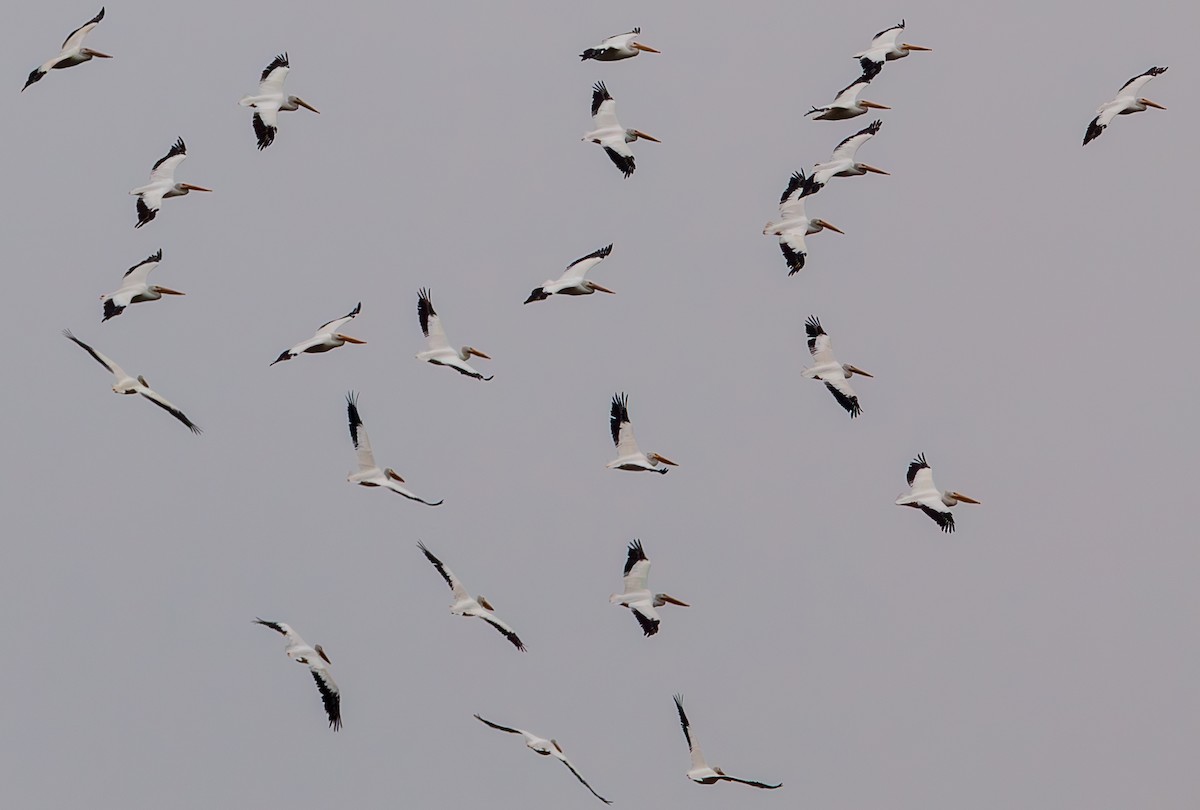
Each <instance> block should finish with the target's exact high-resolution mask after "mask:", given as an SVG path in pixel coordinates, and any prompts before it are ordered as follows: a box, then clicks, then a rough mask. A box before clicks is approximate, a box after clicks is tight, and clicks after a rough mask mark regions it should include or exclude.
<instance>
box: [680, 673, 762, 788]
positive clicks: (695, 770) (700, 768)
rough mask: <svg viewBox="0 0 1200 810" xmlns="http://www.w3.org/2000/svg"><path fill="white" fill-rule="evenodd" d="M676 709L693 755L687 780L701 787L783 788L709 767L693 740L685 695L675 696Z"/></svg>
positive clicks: (689, 749) (684, 736)
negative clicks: (722, 784) (726, 784)
mask: <svg viewBox="0 0 1200 810" xmlns="http://www.w3.org/2000/svg"><path fill="white" fill-rule="evenodd" d="M675 709H676V710H677V711H678V712H679V725H681V726H683V738H684V739H685V740H687V744H688V751H690V752H691V755H692V767H691V768H690V769H689V770H688V772H687V778H688V779H691V780H692V781H693V782H698V783H699V784H701V785H714V784H716V783H717V782H737V783H739V784H742V785H750V786H752V787H756V788H766V789H767V790H774V789H775V788H778V787H783V783H782V782H780V783H779V784H778V785H768V784H767V783H765V782H755V781H753V780H750V779H738V778H737V777H736V776H728V775H726V773H725V772H724V771H722V770H721V769H720V768H716V767H709V765H708V763H707V762H705V761H704V754H703V753H701V752H700V746H699V745H698V744H697V743H696V741H695V740H693V739H692V732H691V728H690V726H689V724H688V719H687V715H686V714H684V712H683V695H676V696H675Z"/></svg>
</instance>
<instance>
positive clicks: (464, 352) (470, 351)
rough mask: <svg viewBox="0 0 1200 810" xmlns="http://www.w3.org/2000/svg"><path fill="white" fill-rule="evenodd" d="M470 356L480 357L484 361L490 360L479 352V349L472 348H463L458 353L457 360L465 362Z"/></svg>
mask: <svg viewBox="0 0 1200 810" xmlns="http://www.w3.org/2000/svg"><path fill="white" fill-rule="evenodd" d="M471 355H475V356H476V357H482V358H483V359H484V360H491V359H492V358H491V357H489V356H488V355H486V354H484V353H483V352H481V351H479V349H476V348H475V347H474V346H463V347H462V349H460V350H459V352H458V359H459V360H462V361H463V362H466V361H467V360H470V359H471Z"/></svg>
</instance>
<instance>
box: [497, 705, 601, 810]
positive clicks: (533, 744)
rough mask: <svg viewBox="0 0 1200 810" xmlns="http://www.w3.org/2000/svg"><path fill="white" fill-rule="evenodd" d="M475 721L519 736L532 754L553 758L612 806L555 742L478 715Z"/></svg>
mask: <svg viewBox="0 0 1200 810" xmlns="http://www.w3.org/2000/svg"><path fill="white" fill-rule="evenodd" d="M475 719H476V720H478V721H479V722H480V723H483V724H484V725H485V726H491V727H492V728H494V729H496V730H497V731H507V732H508V733H509V734H520V735H521V736H522V737H524V738H525V745H526V746H527V747H528V748H529V749H530V750H531V751H533V752H534V753H537V754H541V755H542V756H544V757H546V756H552V757H554V758H555V759H557V760H558V761H559V762H561V763H562V764H563V765H566V766H567V770H569V771H570V772H571V773H573V774H575V778H576V779H578V780H579V781H580V782H582V783H583V786H584V787H585V788H587V789H588V790H590V791H592V795H593V796H595V797H596V798H597V799H599V800H600V801H602V802H604V803H605V804H612V802H610V801H609V800H608V799H606V798H604V797H603V796H601V795H600V794H599V793H597V792H596V791H595V790H594V789H593V788H592V786H591V785H589V784H588V783H587V780H585V779H584V778H583V777H582V776H580V775H579V771H577V770H575V766H574V765H572V764H571V761H570V760H569V759H567V755H566V754H564V753H563V750H562V748H561V747H559V744H558V741H557V740H547V739H545V738H544V737H539V736H537V735H536V734H530V733H529V732H528V731H522V730H521V729H519V728H509V727H508V726H500V725H497V724H495V723H493V722H492V721H491V720H484V719H483V718H482V717H480V716H479V715H475Z"/></svg>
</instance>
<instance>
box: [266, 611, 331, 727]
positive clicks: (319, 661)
mask: <svg viewBox="0 0 1200 810" xmlns="http://www.w3.org/2000/svg"><path fill="white" fill-rule="evenodd" d="M254 623H255V624H261V625H262V626H263V627H270V628H271V629H272V630H274V631H275V632H276V633H281V634H282V635H283V636H285V637H286V638H287V642H288V643H287V646H286V647H284V648H283V651H284V652H285V653H287V657H288V658H290V659H292V660H293V661H295V662H296V663H297V664H303V665H304V666H306V667H308V671H309V672H311V673H312V676H313V680H314V681H316V682H317V689H318V690H320V692H321V702H322V703H324V704H325V714H326V715H328V716H329V727H330V728H331V729H333V730H334V731H337V730H338V729H340V728H341V727H342V693H341V692H339V691H338V686H337V684H336V683H334V682H333V676H332V675H330V674H329V666H330V664H332V663H333V662H331V661H330V660H329V656H328V655H326V654H325V650H323V649H322V648H321V645H320V644H318V645H317V646H315V647H310V646H309V645H308V642H306V641H305V640H304V639H302V638H300V634H299V633H297V632H296V631H295V630H293V629H292V628H291V627H289V626H288V625H286V624H283V623H282V622H268V621H264V620H263V619H255V620H254Z"/></svg>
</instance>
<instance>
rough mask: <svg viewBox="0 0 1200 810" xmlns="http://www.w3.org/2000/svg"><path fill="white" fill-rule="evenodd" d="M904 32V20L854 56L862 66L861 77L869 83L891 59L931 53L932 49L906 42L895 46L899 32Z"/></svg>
mask: <svg viewBox="0 0 1200 810" xmlns="http://www.w3.org/2000/svg"><path fill="white" fill-rule="evenodd" d="M903 30H904V20H901V21H900V24H899V25H893V26H892V27H891V28H885V29H883V30H882V31H880V32H879V33H878V34H876V35H875V38H874V39H872V40H871V46H870V47H869V48H867V49H866V50H865V51H861V52H859V53H856V54H854V58H855V59H857V60H858V63H859V64H860V65H862V70H863V76H864V77H866V79H867V80H868V81H869V80H871V79H874V78H875V77H876V76H878V75H879V71H881V70H883V63H884V62H891V61H892V60H893V59H903V58H904V57H906V56H908V54H909V52H910V51H932V50H933V48H923V47H921V46H920V45H909V44H908V43H907V42H902V43H900V44H899V45H897V44H896V39H897V38H898V37H899V36H900V32H901V31H903Z"/></svg>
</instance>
